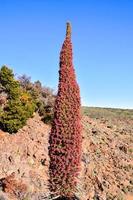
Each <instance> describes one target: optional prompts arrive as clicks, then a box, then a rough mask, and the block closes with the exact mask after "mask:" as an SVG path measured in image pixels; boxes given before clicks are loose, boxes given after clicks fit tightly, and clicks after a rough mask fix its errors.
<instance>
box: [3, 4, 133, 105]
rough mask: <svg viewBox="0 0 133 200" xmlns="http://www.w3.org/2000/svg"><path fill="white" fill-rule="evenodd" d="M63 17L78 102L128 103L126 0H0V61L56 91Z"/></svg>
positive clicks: (131, 58)
mask: <svg viewBox="0 0 133 200" xmlns="http://www.w3.org/2000/svg"><path fill="white" fill-rule="evenodd" d="M66 21H70V22H71V24H72V41H73V53H74V66H75V70H76V74H77V80H78V83H79V85H80V89H81V98H82V104H83V105H88V106H102V107H122V108H133V1H132V0H19V1H18V0H0V66H1V65H3V64H6V65H8V66H9V67H11V68H13V70H14V72H15V73H16V74H18V75H20V74H24V73H25V74H27V75H28V76H31V77H32V80H33V81H35V80H40V81H41V82H42V83H43V84H44V85H46V86H50V87H52V88H54V89H55V90H56V89H57V85H58V68H59V64H58V63H59V53H60V49H61V45H62V42H63V40H64V37H65V28H66V27H65V26H66Z"/></svg>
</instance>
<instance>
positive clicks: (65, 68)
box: [49, 23, 81, 197]
mask: <svg viewBox="0 0 133 200" xmlns="http://www.w3.org/2000/svg"><path fill="white" fill-rule="evenodd" d="M49 156H50V166H49V174H50V188H51V191H52V192H57V194H58V195H61V196H67V197H72V196H73V195H74V192H75V189H76V183H77V176H78V172H79V170H80V159H81V124H80V92H79V87H78V84H77V82H76V77H75V71H74V68H73V64H72V43H71V27H70V24H69V23H67V32H66V38H65V41H64V43H63V46H62V50H61V53H60V70H59V86H58V94H57V97H56V101H55V110H54V120H53V124H52V129H51V133H50V137H49Z"/></svg>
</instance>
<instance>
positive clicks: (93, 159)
mask: <svg viewBox="0 0 133 200" xmlns="http://www.w3.org/2000/svg"><path fill="white" fill-rule="evenodd" d="M82 124H83V132H82V135H83V144H82V147H83V148H82V149H83V152H82V165H81V166H82V170H81V174H80V177H79V183H78V188H77V196H79V197H80V199H81V200H113V199H115V200H124V199H125V200H132V199H133V120H132V119H131V118H130V119H126V120H125V119H123V120H122V119H118V118H111V119H108V118H102V117H98V118H91V117H90V116H87V115H83V117H82ZM49 131H50V126H48V125H45V124H44V123H43V122H42V121H41V118H40V117H39V115H38V114H35V116H34V117H33V118H32V119H29V120H28V121H27V125H26V126H25V127H23V128H22V129H21V130H19V132H18V133H17V134H14V135H9V134H8V133H4V132H2V131H0V190H1V191H0V200H39V199H40V200H41V199H45V197H46V196H48V195H49V190H48V163H49V158H48V135H49ZM3 190H4V191H3Z"/></svg>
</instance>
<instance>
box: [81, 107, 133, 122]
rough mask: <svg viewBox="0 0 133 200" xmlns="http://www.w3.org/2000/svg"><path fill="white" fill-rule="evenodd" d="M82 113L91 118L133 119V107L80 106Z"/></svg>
mask: <svg viewBox="0 0 133 200" xmlns="http://www.w3.org/2000/svg"><path fill="white" fill-rule="evenodd" d="M82 113H83V114H84V115H86V116H88V117H91V118H107V119H111V118H114V117H115V118H117V119H133V109H120V108H101V107H87V106H83V107H82Z"/></svg>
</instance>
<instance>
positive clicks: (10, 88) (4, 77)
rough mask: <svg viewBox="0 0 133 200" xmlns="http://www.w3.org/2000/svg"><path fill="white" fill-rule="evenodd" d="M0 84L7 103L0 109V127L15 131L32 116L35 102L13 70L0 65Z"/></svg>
mask: <svg viewBox="0 0 133 200" xmlns="http://www.w3.org/2000/svg"><path fill="white" fill-rule="evenodd" d="M0 84H1V85H2V87H3V91H4V92H6V94H7V103H6V105H5V106H4V108H3V109H1V110H0V127H1V128H2V129H3V130H4V131H8V132H9V133H15V132H17V131H18V130H19V129H20V128H22V127H23V126H24V125H25V123H26V120H27V119H28V118H29V117H31V116H32V114H33V112H34V111H35V103H34V100H33V99H32V97H31V95H30V94H29V93H28V92H26V91H24V90H23V89H22V88H21V87H20V84H19V82H18V81H17V80H15V78H14V74H13V71H12V70H11V69H9V68H8V67H7V66H2V67H1V69H0Z"/></svg>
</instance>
